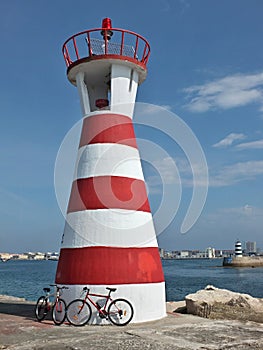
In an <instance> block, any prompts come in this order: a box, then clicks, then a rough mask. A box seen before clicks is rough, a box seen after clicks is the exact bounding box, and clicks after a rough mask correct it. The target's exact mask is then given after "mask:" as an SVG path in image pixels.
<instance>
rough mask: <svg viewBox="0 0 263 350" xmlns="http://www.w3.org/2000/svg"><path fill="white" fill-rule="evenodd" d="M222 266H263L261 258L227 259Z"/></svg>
mask: <svg viewBox="0 0 263 350" xmlns="http://www.w3.org/2000/svg"><path fill="white" fill-rule="evenodd" d="M223 266H230V267H231V266H232V267H260V266H263V256H239V257H236V256H235V257H227V258H224V260H223Z"/></svg>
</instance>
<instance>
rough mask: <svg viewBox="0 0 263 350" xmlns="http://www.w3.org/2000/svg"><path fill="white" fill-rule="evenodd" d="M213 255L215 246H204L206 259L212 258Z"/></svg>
mask: <svg viewBox="0 0 263 350" xmlns="http://www.w3.org/2000/svg"><path fill="white" fill-rule="evenodd" d="M215 256H216V254H215V248H211V247H208V248H206V257H207V258H208V259H213V258H215Z"/></svg>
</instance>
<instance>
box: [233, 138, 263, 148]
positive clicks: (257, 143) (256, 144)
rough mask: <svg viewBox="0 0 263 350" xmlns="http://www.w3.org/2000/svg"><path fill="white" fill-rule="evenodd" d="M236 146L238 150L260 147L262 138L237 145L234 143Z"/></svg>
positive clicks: (262, 145) (262, 146)
mask: <svg viewBox="0 0 263 350" xmlns="http://www.w3.org/2000/svg"><path fill="white" fill-rule="evenodd" d="M236 148H237V149H239V150H244V149H262V148H263V140H257V141H251V142H244V143H240V144H239V145H236Z"/></svg>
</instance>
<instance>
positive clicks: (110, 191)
mask: <svg viewBox="0 0 263 350" xmlns="http://www.w3.org/2000/svg"><path fill="white" fill-rule="evenodd" d="M107 208H109V209H110V208H112V209H113V208H115V209H116V208H118V209H128V210H139V211H146V212H150V211H151V210H150V206H149V202H148V197H147V193H146V188H145V183H144V181H141V180H137V179H131V178H127V177H120V176H97V177H91V178H86V179H78V180H75V181H74V182H73V184H72V189H71V196H70V199H69V205H68V213H70V212H74V211H81V210H87V209H88V210H89V209H107Z"/></svg>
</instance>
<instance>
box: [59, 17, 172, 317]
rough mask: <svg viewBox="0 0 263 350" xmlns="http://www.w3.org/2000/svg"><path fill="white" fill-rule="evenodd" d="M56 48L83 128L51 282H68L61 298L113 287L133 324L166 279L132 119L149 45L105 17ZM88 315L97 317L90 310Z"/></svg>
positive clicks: (160, 299) (159, 312) (158, 306)
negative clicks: (74, 88)
mask: <svg viewBox="0 0 263 350" xmlns="http://www.w3.org/2000/svg"><path fill="white" fill-rule="evenodd" d="M63 54H64V58H65V61H66V65H67V76H68V79H69V81H70V82H71V83H72V84H73V85H75V86H77V88H78V93H79V97H80V103H81V108H82V113H83V126H82V133H81V138H80V143H79V150H78V157H77V163H76V170H75V175H74V179H73V183H72V188H71V195H70V198H69V203H68V210H67V220H66V225H65V229H64V234H63V239H62V243H61V250H60V258H59V262H58V267H57V273H56V283H58V284H63V285H67V286H69V287H70V289H69V291H68V292H65V294H64V295H63V298H65V299H66V301H67V302H69V301H71V300H73V299H75V298H77V297H79V295H80V291H81V290H82V288H83V286H88V287H89V288H90V289H91V291H94V292H98V293H105V292H106V291H105V287H116V288H117V291H116V292H115V293H114V297H123V298H126V299H128V300H130V302H131V303H132V304H133V307H134V318H133V320H132V322H144V321H150V320H156V319H159V318H162V317H164V316H165V315H166V311H165V282H164V276H163V270H162V264H161V260H160V256H159V251H158V244H157V240H156V234H155V229H154V225H153V220H152V214H151V210H150V206H149V202H148V197H147V192H146V186H145V181H144V176H143V172H142V167H141V161H140V156H139V152H138V148H137V144H136V138H135V134H134V128H133V124H132V117H133V109H134V103H135V99H136V93H137V87H138V85H140V84H141V83H142V82H143V81H144V80H145V78H146V74H147V68H146V64H147V61H148V58H149V54H150V47H149V44H148V42H147V41H146V40H145V39H144V38H143V37H141V36H140V35H138V34H135V33H133V32H131V31H127V30H123V29H117V28H112V26H111V20H110V19H109V18H105V19H104V20H103V21H102V28H96V29H91V30H87V31H84V32H81V33H78V34H75V35H73V36H72V37H70V38H69V39H68V40H67V41H66V42H65V44H64V45H63ZM92 320H93V323H101V319H99V318H98V317H96V313H95V312H94V314H93V319H92Z"/></svg>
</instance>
